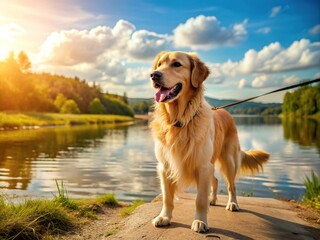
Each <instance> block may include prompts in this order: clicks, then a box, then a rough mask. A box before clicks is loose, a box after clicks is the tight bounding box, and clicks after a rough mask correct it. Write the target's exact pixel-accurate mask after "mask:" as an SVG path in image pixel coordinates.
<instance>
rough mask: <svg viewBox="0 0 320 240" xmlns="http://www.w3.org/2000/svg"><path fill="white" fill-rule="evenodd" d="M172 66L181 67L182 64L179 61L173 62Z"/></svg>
mask: <svg viewBox="0 0 320 240" xmlns="http://www.w3.org/2000/svg"><path fill="white" fill-rule="evenodd" d="M172 66H173V67H181V66H182V65H181V63H179V62H174V63H172Z"/></svg>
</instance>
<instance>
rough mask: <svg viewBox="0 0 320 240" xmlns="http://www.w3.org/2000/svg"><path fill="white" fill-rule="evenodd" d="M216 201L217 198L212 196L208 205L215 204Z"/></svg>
mask: <svg viewBox="0 0 320 240" xmlns="http://www.w3.org/2000/svg"><path fill="white" fill-rule="evenodd" d="M216 202H217V199H216V198H212V199H211V200H210V206H215V205H216Z"/></svg>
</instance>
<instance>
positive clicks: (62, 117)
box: [0, 112, 135, 131]
mask: <svg viewBox="0 0 320 240" xmlns="http://www.w3.org/2000/svg"><path fill="white" fill-rule="evenodd" d="M134 121H135V118H134V117H130V116H122V115H109V114H108V115H107V114H105V115H102V114H62V113H34V112H24V113H23V112H22V113H16V112H0V131H10V130H34V129H39V128H52V127H65V126H85V125H88V126H89V125H106V124H124V123H128V124H130V123H133V122H134Z"/></svg>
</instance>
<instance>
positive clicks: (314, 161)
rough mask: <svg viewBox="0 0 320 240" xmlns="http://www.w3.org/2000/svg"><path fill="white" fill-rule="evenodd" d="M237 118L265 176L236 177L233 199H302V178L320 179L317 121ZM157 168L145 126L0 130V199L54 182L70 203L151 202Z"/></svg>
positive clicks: (49, 193) (36, 192) (52, 189)
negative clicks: (105, 197) (108, 197)
mask: <svg viewBox="0 0 320 240" xmlns="http://www.w3.org/2000/svg"><path fill="white" fill-rule="evenodd" d="M234 118H235V120H236V123H237V126H238V132H239V138H240V144H241V147H242V149H245V150H249V149H263V150H265V151H267V152H269V153H270V154H271V158H270V160H269V162H268V163H267V164H266V165H265V167H264V171H263V172H262V173H260V174H257V175H255V176H253V177H252V176H251V177H250V176H247V177H240V178H239V179H238V181H237V193H238V195H240V196H241V195H243V196H247V195H253V196H256V197H271V198H279V197H282V198H287V199H295V200H299V199H301V197H302V196H303V194H304V185H303V181H304V179H305V176H310V175H311V171H312V170H313V171H314V172H315V173H317V174H318V176H319V173H320V122H319V121H316V120H311V119H309V120H295V121H289V120H286V119H283V120H281V119H279V118H276V117H261V116H250V117H248V116H234ZM156 165H157V161H156V159H155V157H154V152H153V140H152V138H151V135H150V131H149V129H148V126H147V124H136V125H130V126H81V127H79V126H74V127H55V128H39V129H32V130H15V131H0V193H5V194H8V195H9V196H17V197H25V196H27V197H36V198H39V197H44V198H52V197H53V195H54V194H57V189H56V182H55V180H56V179H57V180H59V181H60V180H63V182H64V184H65V186H66V188H67V190H68V195H69V196H70V197H73V198H88V197H94V196H97V195H101V194H105V193H114V194H115V195H116V197H117V198H118V199H119V200H121V201H131V200H134V199H144V200H145V201H150V200H152V199H153V198H154V197H155V196H156V195H158V194H159V192H160V188H159V179H158V178H157V172H156ZM217 177H218V179H219V193H220V194H226V192H227V191H226V186H225V184H224V183H225V182H224V180H223V177H222V176H221V175H219V174H218V176H217Z"/></svg>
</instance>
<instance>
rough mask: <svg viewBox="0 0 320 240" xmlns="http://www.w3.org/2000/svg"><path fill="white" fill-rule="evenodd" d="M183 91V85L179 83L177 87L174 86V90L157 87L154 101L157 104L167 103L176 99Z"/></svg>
mask: <svg viewBox="0 0 320 240" xmlns="http://www.w3.org/2000/svg"><path fill="white" fill-rule="evenodd" d="M181 89H182V83H178V84H177V85H175V86H173V87H172V88H165V87H163V86H160V85H157V90H158V92H156V94H155V95H154V99H155V100H156V101H157V102H166V101H169V100H171V99H174V98H175V97H176V96H178V94H179V93H180V91H181Z"/></svg>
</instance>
